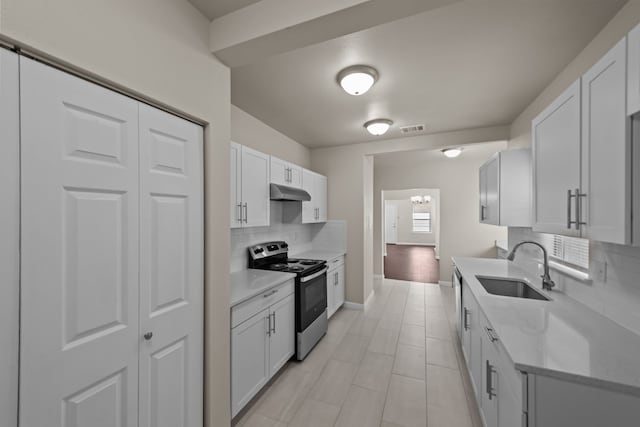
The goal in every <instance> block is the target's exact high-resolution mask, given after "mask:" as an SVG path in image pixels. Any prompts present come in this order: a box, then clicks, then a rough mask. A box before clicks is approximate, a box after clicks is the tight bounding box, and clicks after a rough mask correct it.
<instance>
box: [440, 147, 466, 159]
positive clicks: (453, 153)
mask: <svg viewBox="0 0 640 427" xmlns="http://www.w3.org/2000/svg"><path fill="white" fill-rule="evenodd" d="M460 153H462V148H445V149H444V150H442V154H444V155H445V156H447V157H449V158H450V159H453V158H454V157H458V156H459V155H460Z"/></svg>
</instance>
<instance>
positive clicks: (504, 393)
mask: <svg viewBox="0 0 640 427" xmlns="http://www.w3.org/2000/svg"><path fill="white" fill-rule="evenodd" d="M496 350H497V351H496V352H497V357H496V369H497V371H498V391H497V393H498V426H500V427H522V421H523V420H522V418H523V409H524V408H523V406H522V405H523V396H522V374H521V373H520V372H519V371H516V369H515V368H514V366H513V363H511V360H510V359H509V356H508V355H507V353H506V351H505V350H504V348H502V346H501V345H499V344H497V347H496Z"/></svg>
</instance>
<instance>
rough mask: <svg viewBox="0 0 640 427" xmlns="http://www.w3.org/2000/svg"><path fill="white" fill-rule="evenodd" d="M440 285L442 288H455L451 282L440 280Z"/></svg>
mask: <svg viewBox="0 0 640 427" xmlns="http://www.w3.org/2000/svg"><path fill="white" fill-rule="evenodd" d="M438 284H439V285H440V286H448V287H452V286H453V283H451V282H450V281H447V280H440V281H439V282H438Z"/></svg>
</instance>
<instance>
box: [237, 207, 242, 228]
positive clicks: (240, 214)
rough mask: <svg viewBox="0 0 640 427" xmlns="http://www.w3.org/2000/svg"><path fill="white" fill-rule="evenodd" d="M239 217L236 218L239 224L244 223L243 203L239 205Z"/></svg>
mask: <svg viewBox="0 0 640 427" xmlns="http://www.w3.org/2000/svg"><path fill="white" fill-rule="evenodd" d="M236 214H237V216H236V220H237V221H238V222H239V223H242V203H240V204H238V211H237V212H236Z"/></svg>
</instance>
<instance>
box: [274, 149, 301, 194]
mask: <svg viewBox="0 0 640 427" xmlns="http://www.w3.org/2000/svg"><path fill="white" fill-rule="evenodd" d="M271 182H272V183H273V184H279V185H286V186H288V187H295V188H301V187H302V168H301V167H300V166H297V165H294V164H293V163H289V162H287V161H285V160H282V159H279V158H277V157H274V156H271Z"/></svg>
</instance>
